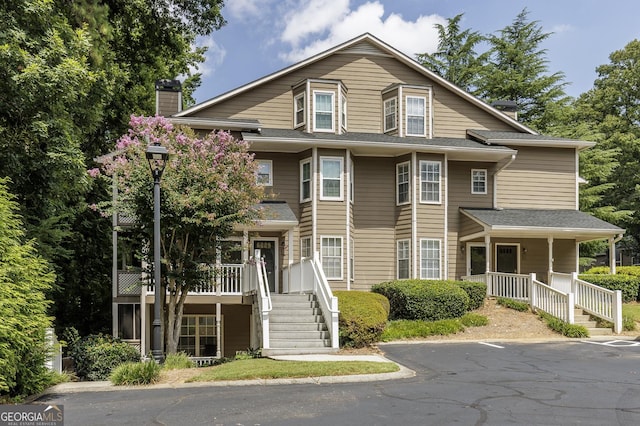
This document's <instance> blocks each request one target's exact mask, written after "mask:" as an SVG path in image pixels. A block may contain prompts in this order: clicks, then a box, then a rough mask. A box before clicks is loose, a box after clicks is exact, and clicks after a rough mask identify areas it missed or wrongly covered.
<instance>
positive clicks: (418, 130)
mask: <svg viewBox="0 0 640 426" xmlns="http://www.w3.org/2000/svg"><path fill="white" fill-rule="evenodd" d="M426 103H427V100H426V98H423V97H418V96H407V136H425V135H426V127H425V115H426V114H425V111H426Z"/></svg>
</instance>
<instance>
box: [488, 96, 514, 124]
mask: <svg viewBox="0 0 640 426" xmlns="http://www.w3.org/2000/svg"><path fill="white" fill-rule="evenodd" d="M491 106H492V107H494V108H495V109H497V110H500V111H501V112H502V113H503V114H505V115H508V116H509V117H511V118H513V119H514V120H517V119H518V104H517V103H516V102H515V101H506V100H505V101H495V102H493V103H492V104H491Z"/></svg>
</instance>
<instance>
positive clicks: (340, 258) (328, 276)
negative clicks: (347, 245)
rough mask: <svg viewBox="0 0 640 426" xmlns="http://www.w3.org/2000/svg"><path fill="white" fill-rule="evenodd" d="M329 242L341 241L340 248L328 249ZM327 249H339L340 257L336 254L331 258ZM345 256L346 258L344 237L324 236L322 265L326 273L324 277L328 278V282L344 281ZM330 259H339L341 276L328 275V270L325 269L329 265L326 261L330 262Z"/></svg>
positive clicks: (321, 242)
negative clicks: (326, 252)
mask: <svg viewBox="0 0 640 426" xmlns="http://www.w3.org/2000/svg"><path fill="white" fill-rule="evenodd" d="M328 240H335V241H336V242H337V241H339V247H336V246H332V247H328V245H327V244H326V243H327V242H328ZM325 248H334V249H335V248H339V251H340V253H339V255H335V254H334V255H331V256H329V255H327V254H325ZM343 256H344V250H343V241H342V237H340V236H334V235H323V236H322V237H321V238H320V261H321V263H322V270H323V271H324V275H325V277H326V278H327V280H333V281H339V280H342V279H343V269H344V267H343V266H344V265H343V260H344V259H343ZM328 259H339V262H340V274H339V275H333V274H329V273H327V270H326V269H325V265H326V264H328V262H325V260H328Z"/></svg>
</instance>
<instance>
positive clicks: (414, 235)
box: [411, 151, 418, 279]
mask: <svg viewBox="0 0 640 426" xmlns="http://www.w3.org/2000/svg"><path fill="white" fill-rule="evenodd" d="M417 164H418V156H417V154H416V152H415V151H414V152H412V153H411V169H412V172H413V175H412V178H411V180H412V181H413V182H412V183H413V185H411V246H412V249H413V256H412V257H413V268H412V269H413V278H414V279H417V278H418V206H416V204H417V203H416V200H417V197H416V190H417V188H416V186H417V185H416V180H417V177H418V173H417V169H418V168H417Z"/></svg>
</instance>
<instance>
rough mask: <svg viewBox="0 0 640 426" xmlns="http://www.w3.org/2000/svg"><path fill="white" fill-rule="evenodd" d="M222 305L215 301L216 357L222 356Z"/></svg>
mask: <svg viewBox="0 0 640 426" xmlns="http://www.w3.org/2000/svg"><path fill="white" fill-rule="evenodd" d="M221 330H222V305H221V304H220V303H216V357H217V358H222V336H221V335H220V334H221V333H220V332H221Z"/></svg>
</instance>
